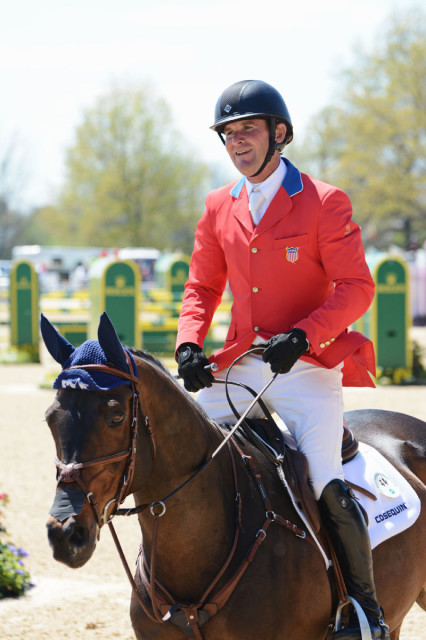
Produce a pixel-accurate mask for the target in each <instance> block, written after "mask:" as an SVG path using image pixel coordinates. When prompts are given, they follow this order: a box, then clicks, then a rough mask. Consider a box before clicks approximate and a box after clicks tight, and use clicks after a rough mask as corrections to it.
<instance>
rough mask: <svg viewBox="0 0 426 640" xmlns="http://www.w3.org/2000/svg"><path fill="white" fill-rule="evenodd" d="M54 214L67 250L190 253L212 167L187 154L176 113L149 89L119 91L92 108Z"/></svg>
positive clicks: (48, 215) (80, 131)
mask: <svg viewBox="0 0 426 640" xmlns="http://www.w3.org/2000/svg"><path fill="white" fill-rule="evenodd" d="M66 167H67V177H66V181H65V185H64V188H63V190H62V193H61V196H60V199H59V202H58V205H57V207H56V211H52V210H44V211H43V212H41V214H42V216H44V223H45V224H46V223H47V224H49V219H51V217H52V214H53V215H54V218H55V224H54V225H53V226H50V229H55V233H56V235H57V236H58V239H60V240H61V243H62V244H63V238H64V237H66V238H67V244H69V245H71V244H73V245H93V244H96V245H98V246H117V247H119V246H155V247H157V248H159V249H165V248H180V249H183V250H184V251H190V250H191V248H192V242H193V234H194V229H195V224H196V221H197V220H198V218H199V216H200V211H202V204H203V200H204V194H205V184H204V182H205V180H206V178H207V170H206V168H205V167H204V166H203V165H202V164H201V163H200V162H199V161H197V159H196V158H195V157H193V156H191V155H190V152H189V151H186V150H185V149H184V148H183V144H182V142H181V140H180V139H179V137H178V134H177V133H176V132H175V131H174V129H173V126H172V123H171V117H170V114H169V109H168V107H167V105H166V104H165V102H164V101H163V100H161V99H159V98H156V97H155V96H154V94H153V91H152V90H151V88H149V87H145V88H142V89H138V90H128V91H126V90H114V91H111V92H110V93H109V94H107V95H104V96H102V97H100V98H99V100H98V101H97V104H96V105H95V106H94V107H93V108H91V109H89V110H87V112H86V113H85V115H84V118H83V121H82V123H81V125H80V126H79V127H78V129H77V132H76V141H75V144H74V146H73V147H72V148H70V149H69V151H68V155H67V161H66Z"/></svg>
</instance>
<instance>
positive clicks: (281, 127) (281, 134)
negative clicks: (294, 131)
mask: <svg viewBox="0 0 426 640" xmlns="http://www.w3.org/2000/svg"><path fill="white" fill-rule="evenodd" d="M286 133H287V127H286V126H285V124H284V122H279V123H278V124H277V125H276V127H275V142H276V143H277V144H280V143H282V142H284V140H285V136H286Z"/></svg>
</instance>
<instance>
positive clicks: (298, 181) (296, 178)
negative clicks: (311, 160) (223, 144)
mask: <svg viewBox="0 0 426 640" xmlns="http://www.w3.org/2000/svg"><path fill="white" fill-rule="evenodd" d="M283 160H284V162H285V164H286V166H287V171H286V174H285V177H284V180H283V183H282V186H283V188H284V189H285V191H286V192H287V194H288V195H289V196H290V198H292V197H293V196H295V195H296V194H298V193H300V192H301V191H303V182H302V176H301V174H300V171H299V169H297V168H296V167H295V166H294V164H292V163H291V162H290V160H287V158H283ZM245 180H246V179H245V178H244V177H242V178H241V179H240V180H239V181H238V182H237V184H236V185H234V186H233V187H232V189H231V196H233V197H234V198H238V197H239V195H240V193H241V190H242V188H243V187H244V185H245Z"/></svg>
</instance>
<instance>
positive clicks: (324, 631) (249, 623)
mask: <svg viewBox="0 0 426 640" xmlns="http://www.w3.org/2000/svg"><path fill="white" fill-rule="evenodd" d="M41 330H42V335H43V338H44V341H45V343H46V346H47V348H48V350H49V352H50V353H51V355H52V356H53V357H54V359H55V360H57V361H58V362H59V363H60V364H61V366H62V371H61V373H60V375H59V377H58V379H57V382H56V383H55V385H54V386H55V387H56V388H57V389H58V391H57V394H56V397H55V399H54V401H53V404H52V405H51V406H50V407H49V408H48V409H47V412H46V419H47V423H48V425H49V427H50V430H51V432H52V435H53V438H54V441H55V445H56V452H57V459H56V466H57V476H58V486H57V491H56V496H55V501H54V504H53V507H52V509H51V515H50V517H49V520H48V522H47V529H48V538H49V542H50V544H51V546H52V548H53V554H54V557H55V559H56V560H58V561H60V562H63V563H65V564H66V565H68V566H69V567H74V568H76V567H81V566H82V565H84V564H85V563H86V562H87V561H88V560H89V559H90V557H91V555H92V554H93V552H94V550H95V547H96V543H97V539H98V538H99V534H100V530H101V527H102V526H103V525H104V524H105V523H108V524H109V525H110V526H111V531H112V532H113V535H115V531H114V529H113V527H112V522H111V521H112V518H113V517H114V516H115V515H118V514H119V512H120V511H122V509H121V510H120V508H119V507H120V503H122V502H123V500H124V498H125V497H126V496H128V495H130V494H133V496H134V500H135V505H136V507H135V508H134V509H129V510H126V509H124V510H125V511H128V512H133V513H136V514H137V518H138V521H139V525H140V528H141V532H142V544H141V551H140V555H139V557H138V562H137V569H136V574H135V576H134V578H133V576H132V575H131V574H130V571H129V570H128V569H127V571H128V575H129V574H130V576H129V579H131V580H134V588H133V590H132V597H131V605H130V616H131V621H132V625H133V629H134V633H135V636H136V638H137V639H138V640H184V639H185V638H187V637H195V638H198V639H203V640H260V639H262V640H325V639H326V638H331V637H332V625H331V623H330V620H331V619H332V611H333V608H334V607H335V604H336V601H335V600H336V599H335V593H334V590H333V587H332V586H331V583H330V580H329V575H328V572H327V570H326V566H325V563H324V559H323V557H322V556H321V554H320V552H319V551H318V548H317V547H316V545H315V544H313V543H312V540H311V539H310V536H309V533H308V535H305V527H304V524H303V521H302V520H301V519H300V518H299V515H298V514H297V512H296V511H295V509H294V507H293V504H292V502H291V500H290V499H289V496H288V495H287V494H286V492H285V491H284V489H283V486H282V484H281V483H280V481H279V480H278V476H277V473H276V470H275V467H274V466H273V465H272V463H271V462H270V461H268V460H267V458H266V457H265V456H264V454H263V453H261V452H260V451H258V450H257V448H256V447H254V446H252V445H251V444H250V443H249V442H248V441H246V440H245V439H244V437H243V436H238V437H237V438H232V439H231V440H230V441H229V442H228V443H227V444H226V446H223V447H222V449H221V451H220V453H219V454H218V455H217V456H215V457H214V458H212V453H213V452H215V451H217V449H218V447H220V446H221V443H223V442H224V433H223V431H222V430H221V429H220V428H219V427H218V426H217V425H216V424H215V423H214V422H213V421H212V420H211V419H210V418H209V417H208V416H207V415H206V414H205V412H204V411H203V409H202V408H201V407H200V406H199V405H198V404H197V402H196V401H195V400H194V399H192V397H191V396H190V395H189V394H188V393H187V392H186V391H185V390H184V389H183V388H182V386H181V385H180V384H179V383H178V382H177V381H176V380H175V379H174V377H173V376H172V375H171V374H170V373H169V372H168V371H167V370H166V369H165V368H164V366H163V365H162V364H161V363H160V361H159V360H157V359H156V358H154V356H152V355H150V354H148V353H146V352H143V351H135V350H132V349H131V350H129V349H127V348H125V347H123V346H122V345H121V344H120V341H119V339H118V337H117V334H116V332H115V330H114V327H113V326H112V324H111V322H110V320H109V318H108V316H106V314H103V315H102V317H101V320H100V324H99V328H98V341H87V342H86V343H84V344H83V345H81V346H80V347H78V348H77V349H75V348H74V347H73V346H72V345H71V344H70V343H69V342H68V341H67V340H65V339H64V338H63V337H62V336H61V335H60V334H59V333H58V332H57V331H56V329H55V328H54V327H53V326H52V325H51V324H50V323H49V321H48V320H47V319H46V318H44V317H42V322H41ZM99 354H100V355H99ZM101 389H103V390H101ZM106 389H108V390H106ZM346 421H347V423H348V426H349V427H350V428H351V429H352V430H353V431H354V432H355V434H356V436H357V437H358V439H359V440H360V441H363V442H365V443H367V444H369V445H371V446H374V447H376V448H377V449H378V450H379V451H380V452H381V453H382V454H383V455H384V456H385V457H386V458H387V459H388V460H389V461H390V462H392V463H393V464H394V465H395V466H396V467H397V468H398V469H399V471H400V472H401V473H402V475H403V476H404V477H405V478H406V479H407V480H408V482H409V483H410V484H411V485H412V486H413V487H414V489H415V491H416V492H417V494H418V496H419V497H420V499H421V502H422V505H423V506H422V509H421V513H420V516H419V517H418V519H417V520H416V522H415V523H414V525H412V526H411V527H410V528H409V529H407V530H406V531H404V532H403V533H400V534H398V535H396V536H394V537H392V538H390V539H389V540H387V541H386V542H385V543H382V544H380V545H379V546H378V547H376V548H375V549H374V552H373V559H374V571H375V581H376V587H377V594H378V600H379V602H380V604H381V606H382V607H383V609H384V612H385V616H386V621H387V623H388V625H389V627H390V630H391V638H392V640H398V638H399V635H400V629H401V625H402V622H403V620H404V616H405V615H406V614H407V612H408V611H409V610H410V608H411V607H412V605H413V603H414V602H415V601H417V602H418V603H419V605H420V606H421V607H422V608H423V609H425V610H426V596H425V589H426V544H425V531H426V486H425V485H426V423H425V422H423V421H421V420H418V419H416V418H414V417H410V416H408V415H404V414H400V413H394V412H389V411H377V410H376V411H373V410H359V411H351V412H348V413H347V414H346ZM250 467H254V472H253V469H251V468H250ZM269 525H271V526H269Z"/></svg>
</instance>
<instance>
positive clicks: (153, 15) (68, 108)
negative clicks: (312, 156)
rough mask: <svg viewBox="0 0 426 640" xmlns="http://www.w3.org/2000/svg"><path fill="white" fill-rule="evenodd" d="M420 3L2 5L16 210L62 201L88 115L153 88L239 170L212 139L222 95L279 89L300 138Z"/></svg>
mask: <svg viewBox="0 0 426 640" xmlns="http://www.w3.org/2000/svg"><path fill="white" fill-rule="evenodd" d="M416 4H418V3H417V2H414V1H413V2H412V1H411V0H322V1H321V2H318V1H317V0H293V1H292V2H289V1H288V0H270V1H268V0H264V1H263V2H254V1H253V0H246V1H243V0H179V1H177V0H149V1H148V0H121V1H120V2H118V0H73V1H68V0H37V2H35V1H34V0H0V86H1V99H0V145H2V146H3V148H4V144H5V143H6V142H7V141H8V140H9V139H10V136H11V135H12V134H17V135H18V136H19V140H20V148H21V149H22V151H23V154H24V156H25V160H24V167H25V170H24V172H23V176H24V178H23V185H22V188H20V189H19V194H18V195H19V197H18V198H17V200H18V201H19V203H20V204H21V205H22V206H30V205H32V204H34V205H41V204H44V203H45V202H48V201H49V200H50V199H52V197H54V194H55V192H56V190H57V189H58V187H59V186H60V184H61V181H62V179H63V167H64V155H65V150H66V149H67V147H69V146H70V145H71V144H72V142H73V135H74V132H75V128H76V126H77V124H78V123H79V122H80V121H81V118H82V112H83V110H84V109H87V108H89V107H90V106H91V105H93V104H94V102H95V100H96V98H97V97H98V96H99V95H101V94H102V93H106V92H108V91H109V90H110V89H111V88H112V87H113V86H124V87H128V86H137V85H138V84H140V83H145V82H150V83H151V84H152V85H153V87H155V90H156V93H157V94H158V95H160V96H162V97H163V98H165V100H166V101H167V102H168V104H169V106H170V108H171V110H172V113H173V116H174V120H175V124H176V126H177V127H178V128H179V129H180V130H181V132H182V133H183V134H185V135H186V136H187V140H188V144H189V145H190V147H192V148H193V149H194V150H196V151H197V153H198V154H199V155H200V156H201V157H202V158H203V159H206V160H209V159H210V160H211V161H212V162H214V163H215V164H220V165H221V166H223V168H224V169H228V170H229V171H231V164H230V161H229V160H228V158H227V157H226V155H225V152H224V149H223V147H222V145H221V143H220V142H219V140H218V139H217V136H216V135H215V134H213V133H212V132H211V131H209V129H208V127H209V125H210V124H212V120H213V111H214V105H215V102H216V100H217V98H218V97H219V95H220V93H221V92H222V90H223V89H224V88H225V87H227V86H228V85H230V84H232V83H233V82H236V81H238V80H242V79H247V78H255V79H262V80H265V81H266V82H269V83H270V84H272V85H274V86H275V87H276V88H277V89H279V90H280V91H281V93H282V94H283V96H284V99H285V100H286V102H287V106H288V108H289V110H290V113H291V116H292V120H293V125H294V130H295V137H296V138H297V136H298V135H303V132H304V129H305V127H306V125H307V123H308V121H309V120H310V119H311V118H312V117H313V116H314V115H315V114H316V113H317V112H318V111H319V109H321V108H322V107H323V106H324V105H326V104H330V103H332V102H333V92H334V91H335V90H336V86H337V85H336V83H337V77H338V72H339V71H341V70H342V69H343V68H345V67H348V66H352V64H353V62H354V60H355V52H356V51H357V50H358V51H359V50H360V49H362V50H366V51H370V50H371V49H372V47H373V46H374V39H375V37H377V35H378V33H380V29H381V27H382V25H383V24H384V21H385V20H386V19H387V18H388V17H389V16H390V15H391V14H392V13H394V12H395V11H396V12H400V11H401V10H406V9H407V8H408V7H410V6H415V5H416ZM2 155H3V154H1V153H0V159H1V157H2ZM15 195H16V194H15Z"/></svg>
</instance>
